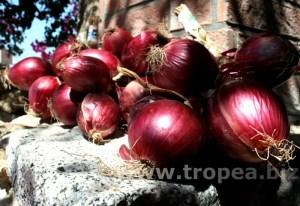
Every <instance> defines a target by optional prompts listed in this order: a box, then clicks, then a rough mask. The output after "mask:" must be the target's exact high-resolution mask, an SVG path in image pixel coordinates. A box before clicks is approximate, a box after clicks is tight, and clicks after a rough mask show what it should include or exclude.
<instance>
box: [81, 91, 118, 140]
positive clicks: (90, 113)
mask: <svg viewBox="0 0 300 206" xmlns="http://www.w3.org/2000/svg"><path fill="white" fill-rule="evenodd" d="M119 120H120V110H119V106H118V104H117V103H116V102H115V101H114V100H113V98H111V97H110V96H108V95H106V94H101V95H99V94H93V93H90V94H88V95H86V96H85V97H84V99H83V101H82V103H81V105H80V109H79V113H78V115H77V123H78V126H79V128H80V129H81V131H82V132H83V133H84V135H85V137H87V138H88V140H91V141H93V142H94V143H101V142H102V141H103V139H105V138H107V137H109V136H110V135H112V134H113V133H114V132H115V130H116V129H117V126H118V123H119Z"/></svg>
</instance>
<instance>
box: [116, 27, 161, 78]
mask: <svg viewBox="0 0 300 206" xmlns="http://www.w3.org/2000/svg"><path fill="white" fill-rule="evenodd" d="M160 43H161V39H160V37H159V35H158V33H157V32H155V31H143V32H141V33H140V34H139V35H137V36H136V37H134V38H133V39H132V40H131V41H129V42H128V44H127V45H126V46H125V47H124V48H123V52H122V55H121V62H122V64H123V66H124V67H126V68H128V69H130V70H132V71H134V72H136V73H138V74H140V75H144V74H145V72H147V70H148V64H147V62H146V57H147V53H148V51H149V50H150V47H151V46H153V45H156V44H160Z"/></svg>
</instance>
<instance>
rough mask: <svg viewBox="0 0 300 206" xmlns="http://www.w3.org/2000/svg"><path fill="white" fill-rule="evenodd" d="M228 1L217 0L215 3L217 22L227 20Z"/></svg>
mask: <svg viewBox="0 0 300 206" xmlns="http://www.w3.org/2000/svg"><path fill="white" fill-rule="evenodd" d="M227 15H228V2H227V1H225V0H218V4H217V22H224V21H226V20H227Z"/></svg>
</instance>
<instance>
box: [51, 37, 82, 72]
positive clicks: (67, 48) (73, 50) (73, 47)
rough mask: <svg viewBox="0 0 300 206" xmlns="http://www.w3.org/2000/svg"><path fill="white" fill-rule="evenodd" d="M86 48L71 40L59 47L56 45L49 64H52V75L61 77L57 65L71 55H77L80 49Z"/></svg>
mask: <svg viewBox="0 0 300 206" xmlns="http://www.w3.org/2000/svg"><path fill="white" fill-rule="evenodd" d="M84 48H86V47H85V46H84V45H83V44H80V43H79V42H77V41H75V40H72V41H66V42H64V43H62V44H60V45H58V47H57V48H56V49H55V51H54V53H53V55H52V59H51V64H52V69H53V71H54V73H55V74H56V75H57V76H60V75H61V71H60V68H59V65H58V64H59V63H60V62H61V61H62V60H63V59H65V58H67V57H69V56H72V55H75V54H77V53H78V52H79V51H80V50H81V49H84Z"/></svg>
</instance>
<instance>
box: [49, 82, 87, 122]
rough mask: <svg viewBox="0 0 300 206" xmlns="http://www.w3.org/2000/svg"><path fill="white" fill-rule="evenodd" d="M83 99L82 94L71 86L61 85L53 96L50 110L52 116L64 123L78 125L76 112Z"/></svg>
mask: <svg viewBox="0 0 300 206" xmlns="http://www.w3.org/2000/svg"><path fill="white" fill-rule="evenodd" d="M81 100H82V97H81V95H80V94H79V93H77V92H75V91H73V90H72V88H71V87H70V86H68V85H66V84H62V85H60V87H59V88H57V89H56V90H55V91H54V93H53V95H52V98H51V105H50V110H51V114H52V116H53V117H54V118H55V119H56V120H58V121H60V122H62V123H63V124H64V125H67V126H73V125H76V123H77V121H76V114H77V110H78V104H79V102H80V101H81Z"/></svg>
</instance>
